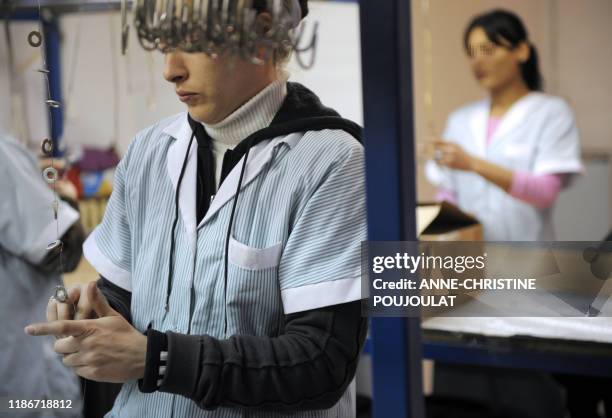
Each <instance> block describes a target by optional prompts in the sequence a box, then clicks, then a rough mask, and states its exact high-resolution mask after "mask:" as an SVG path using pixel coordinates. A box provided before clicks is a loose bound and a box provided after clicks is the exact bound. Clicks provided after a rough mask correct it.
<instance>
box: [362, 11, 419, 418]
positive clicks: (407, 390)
mask: <svg viewBox="0 0 612 418" xmlns="http://www.w3.org/2000/svg"><path fill="white" fill-rule="evenodd" d="M360 16H361V18H360V20H361V48H362V70H363V99H364V100H363V102H364V127H365V150H366V173H367V180H366V184H367V192H368V198H367V209H368V229H369V239H370V240H372V241H397V240H407V241H414V240H416V225H415V223H416V215H415V211H416V184H415V179H416V175H415V159H414V119H413V105H412V57H411V51H412V48H411V34H410V27H411V25H410V1H409V0H384V1H380V0H362V1H361V2H360ZM420 333H421V330H420V320H419V319H407V318H374V319H373V320H372V326H371V341H372V363H373V371H372V375H373V392H374V393H373V395H374V399H373V416H374V418H390V417H394V418H395V417H398V418H422V417H423V416H424V403H423V395H422V383H421V382H422V381H421V379H422V375H421V358H422V346H421V335H420Z"/></svg>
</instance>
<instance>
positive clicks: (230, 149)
mask: <svg viewBox="0 0 612 418" xmlns="http://www.w3.org/2000/svg"><path fill="white" fill-rule="evenodd" d="M265 3H267V2H254V5H255V7H256V9H257V12H258V13H259V16H260V18H261V22H262V24H264V25H265V22H266V21H268V20H269V15H267V14H268V11H267V10H266V9H265ZM258 4H259V5H260V6H258ZM285 5H286V7H287V8H288V9H289V14H290V15H291V16H293V15H295V14H296V13H295V12H296V11H297V21H296V22H295V25H297V23H298V22H299V20H300V19H301V18H302V17H304V16H306V14H307V12H308V8H307V3H306V1H301V2H299V3H298V2H297V0H294V1H291V0H288V1H285ZM259 58H260V59H261V60H263V64H255V63H253V62H252V61H250V60H246V59H242V58H239V57H235V56H231V55H229V54H224V55H221V56H220V57H218V58H216V59H213V58H211V57H210V56H208V55H206V54H204V53H186V52H183V51H180V50H175V51H171V52H167V53H166V55H165V62H166V67H165V71H164V77H165V79H166V80H167V81H169V82H170V83H172V84H173V87H174V88H175V90H176V93H177V95H178V98H179V99H180V100H181V101H182V102H183V103H185V104H186V105H187V110H188V112H185V113H182V114H179V115H176V116H173V117H171V118H168V119H166V120H164V121H161V122H160V123H158V124H156V125H154V126H152V127H150V128H148V129H145V130H144V131H143V132H141V133H140V134H138V135H137V137H136V138H135V140H134V141H133V142H132V144H131V145H130V148H129V150H128V151H127V153H126V155H125V156H124V158H123V160H122V162H121V164H120V165H119V167H118V169H117V174H116V181H115V187H114V190H113V194H112V197H111V199H110V201H109V205H108V209H107V212H106V213H105V216H104V220H103V222H102V224H101V225H100V226H99V227H98V228H97V229H96V230H95V232H94V233H93V234H92V236H91V237H90V238H89V239H88V240H87V242H86V244H85V247H84V251H85V256H86V257H87V259H88V260H89V261H90V262H91V264H92V265H93V266H94V267H95V268H96V269H97V270H98V272H99V273H100V274H101V275H102V276H103V278H102V279H100V280H99V281H98V283H97V287H96V284H95V283H90V284H89V286H88V287H87V288H83V289H75V290H73V291H71V293H70V296H71V301H74V302H76V303H77V305H78V309H77V320H73V321H54V322H49V323H47V324H36V325H33V326H31V327H28V328H27V329H26V332H28V333H29V334H32V335H41V334H54V335H63V334H67V335H72V336H71V337H67V338H63V339H60V340H59V341H58V343H56V346H55V349H56V351H57V352H58V353H61V354H64V355H65V356H64V363H65V364H67V365H68V366H71V367H74V369H75V370H76V372H77V373H78V374H80V375H82V376H84V377H86V378H89V379H94V380H100V381H110V382H123V383H124V385H123V389H122V391H121V393H120V394H119V396H118V398H117V400H116V402H115V405H114V407H113V409H112V411H111V412H110V413H109V416H112V417H136V416H146V417H168V416H177V417H178V416H181V417H222V418H229V417H243V416H250V417H283V416H291V417H351V416H354V415H355V411H354V408H355V405H354V400H355V399H354V388H353V387H352V385H351V382H352V381H353V377H354V374H355V370H356V366H357V362H358V359H359V352H360V349H361V346H362V344H363V342H364V339H365V333H366V328H367V326H366V324H367V322H366V319H365V318H362V317H361V309H360V299H361V293H360V262H359V260H360V243H361V241H363V240H365V239H366V220H365V187H364V175H363V169H364V167H363V148H362V146H361V144H360V143H359V142H358V141H357V140H356V137H359V129H358V128H357V127H356V125H354V124H353V123H351V122H349V121H345V120H343V119H341V118H340V117H339V116H338V114H337V113H336V112H335V111H333V110H331V109H329V108H326V107H324V106H323V105H321V103H320V101H319V100H318V98H317V97H316V96H315V95H314V94H313V93H312V92H310V91H309V90H308V89H306V88H305V87H303V86H301V85H298V84H295V83H288V82H287V77H286V75H285V73H284V71H283V70H282V65H283V62H284V61H285V59H286V54H285V52H284V51H282V50H279V51H274V54H271V55H270V56H268V55H267V54H262V55H261V56H260V57H259ZM99 289H101V292H103V294H104V295H102V294H101V293H100V290H99ZM54 303H55V302H54ZM94 315H96V316H97V317H98V319H82V318H91V317H93V316H94ZM55 318H59V319H67V317H66V316H65V315H60V314H57V313H55V314H54V315H52V316H51V318H50V319H55ZM143 333H144V334H145V335H143Z"/></svg>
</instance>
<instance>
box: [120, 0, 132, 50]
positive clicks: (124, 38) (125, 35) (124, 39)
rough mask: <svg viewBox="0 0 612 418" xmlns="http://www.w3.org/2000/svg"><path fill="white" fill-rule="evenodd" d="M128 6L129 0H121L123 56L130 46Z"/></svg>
mask: <svg viewBox="0 0 612 418" xmlns="http://www.w3.org/2000/svg"><path fill="white" fill-rule="evenodd" d="M127 15H128V5H127V0H121V55H125V52H126V51H127V46H128V38H129V34H130V25H128V23H127V21H128V18H127Z"/></svg>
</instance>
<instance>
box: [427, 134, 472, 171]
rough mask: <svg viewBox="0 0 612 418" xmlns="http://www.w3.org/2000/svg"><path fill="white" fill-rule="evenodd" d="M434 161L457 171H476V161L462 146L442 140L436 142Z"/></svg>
mask: <svg viewBox="0 0 612 418" xmlns="http://www.w3.org/2000/svg"><path fill="white" fill-rule="evenodd" d="M434 160H435V161H436V163H438V164H439V165H443V166H446V167H449V168H453V169H455V170H464V171H474V165H475V159H474V158H473V157H472V156H471V155H470V154H468V153H467V152H465V151H464V150H463V148H461V146H459V145H457V144H455V143H452V142H446V141H443V140H441V139H438V140H435V141H434Z"/></svg>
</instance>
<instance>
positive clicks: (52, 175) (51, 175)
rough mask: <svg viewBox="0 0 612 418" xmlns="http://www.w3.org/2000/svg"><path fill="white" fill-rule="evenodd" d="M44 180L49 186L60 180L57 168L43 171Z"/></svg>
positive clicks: (48, 168)
mask: <svg viewBox="0 0 612 418" xmlns="http://www.w3.org/2000/svg"><path fill="white" fill-rule="evenodd" d="M43 178H44V179H45V181H46V182H47V183H49V184H53V183H55V182H56V181H57V179H58V178H59V173H58V171H57V169H56V168H55V167H47V168H45V169H44V170H43Z"/></svg>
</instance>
